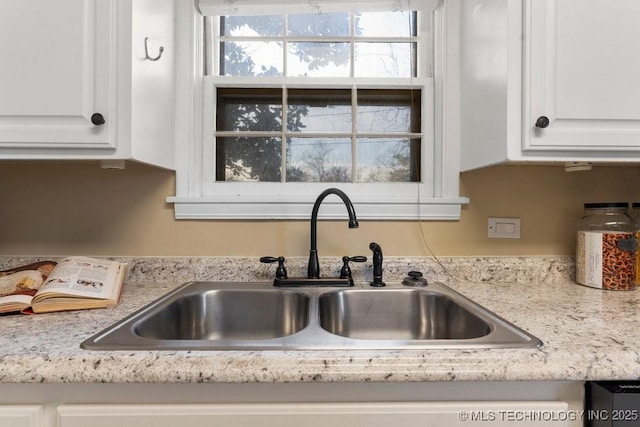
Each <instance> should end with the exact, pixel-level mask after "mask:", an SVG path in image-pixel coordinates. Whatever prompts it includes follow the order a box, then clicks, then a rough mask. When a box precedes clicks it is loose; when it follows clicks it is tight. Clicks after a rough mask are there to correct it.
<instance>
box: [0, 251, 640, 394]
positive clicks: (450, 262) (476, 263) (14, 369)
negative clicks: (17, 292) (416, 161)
mask: <svg viewBox="0 0 640 427" xmlns="http://www.w3.org/2000/svg"><path fill="white" fill-rule="evenodd" d="M33 259H35V258H29V259H26V258H19V259H18V258H15V257H14V258H11V259H9V258H7V259H2V260H1V261H0V269H2V268H3V266H4V265H12V264H13V265H15V264H16V263H18V262H23V261H32V260H33ZM129 261H130V262H131V271H130V274H129V278H128V279H127V281H126V282H125V286H124V290H123V295H122V299H121V302H120V304H119V305H118V306H117V307H113V308H108V309H97V310H85V311H75V312H62V313H49V314H41V315H32V316H27V315H19V314H18V315H16V314H14V315H4V316H0V342H1V343H2V346H0V382H2V383H12V382H18V383H32V382H36V383H38V382H65V383H77V382H81V383H98V382H113V383H195V382H231V383H244V382H250V383H256V382H261V383H274V382H365V381H376V382H385V381H393V382H407V381H453V380H456V381H463V380H464V381H476V380H602V379H637V378H640V293H638V292H613V291H609V292H603V291H600V290H597V289H591V288H587V287H583V286H579V285H576V284H574V283H573V282H572V280H571V279H570V276H569V275H570V274H571V260H569V259H560V260H557V259H549V258H526V259H524V258H523V259H515V258H508V259H507V258H491V259H489V258H486V259H479V258H475V259H463V260H456V259H445V260H440V262H441V263H442V264H439V265H438V266H435V267H434V266H432V265H427V264H429V262H426V261H425V262H424V263H423V261H424V260H416V259H394V260H389V264H388V271H389V278H390V279H394V277H391V272H393V271H395V270H394V269H397V270H398V271H405V267H406V265H410V266H412V267H413V266H416V265H417V267H418V268H417V269H422V270H423V271H425V272H427V274H426V275H427V277H428V278H429V279H430V280H433V279H434V278H435V279H437V280H442V279H443V277H438V275H439V274H444V273H443V272H442V271H438V269H439V268H444V266H445V265H446V266H447V267H448V273H447V275H445V276H447V277H444V278H445V279H446V278H449V279H451V274H454V276H455V277H457V278H461V276H464V277H463V278H464V279H469V278H474V277H476V276H474V275H475V274H476V273H473V274H471V273H469V274H467V273H468V271H467V270H466V269H465V268H462V267H459V266H460V265H462V264H464V265H468V266H470V267H469V268H470V269H472V270H473V269H475V270H474V271H476V270H477V271H481V277H480V278H479V281H476V282H467V281H462V280H461V281H457V282H454V281H446V280H442V281H444V282H445V283H446V284H447V285H448V286H450V287H452V288H453V289H455V290H457V291H458V292H460V293H462V294H464V295H466V296H467V297H469V298H471V299H472V300H474V301H475V302H477V303H479V304H481V305H483V306H484V307H486V308H488V309H489V310H491V311H493V312H495V313H496V314H498V315H500V316H502V317H504V318H505V319H507V320H509V321H510V322H512V323H514V324H516V325H518V326H520V327H522V328H523V329H525V330H527V331H528V332H530V333H532V334H533V335H535V336H537V337H538V338H540V339H541V340H542V341H543V342H544V345H543V347H542V348H539V349H506V350H505V349H480V350H475V349H473V350H428V351H427V350H399V351H389V350H384V351H381V350H352V351H347V350H340V351H333V350H330V351H326V350H314V351H197V352H196V351H135V352H133V351H88V350H82V349H80V347H79V345H80V343H81V342H82V341H84V340H85V339H86V338H88V337H90V336H91V335H93V334H95V333H97V332H99V331H100V330H102V329H104V328H106V327H108V326H109V325H111V324H112V323H114V322H116V321H117V320H120V319H121V318H123V317H125V316H126V315H128V314H130V313H132V312H133V311H135V310H137V309H138V308H141V307H142V306H144V305H145V304H147V303H149V302H151V301H152V300H154V299H156V298H158V297H160V296H161V295H163V294H165V293H167V292H168V291H169V290H171V289H173V288H175V287H176V286H178V285H179V284H181V283H182V282H184V281H187V280H191V279H193V280H229V276H228V275H226V273H223V272H226V271H231V272H233V277H236V276H235V273H234V271H238V269H237V264H238V263H239V262H240V260H233V259H222V260H215V261H212V260H211V259H206V260H202V259H200V260H195V261H194V260H191V259H190V260H186V259H178V260H175V259H173V260H172V261H168V260H166V259H135V260H134V259H130V260H129ZM294 264H295V263H294ZM158 265H162V268H163V269H165V271H164V273H162V272H158V271H157V268H158ZM184 265H189V266H191V269H186V268H183V267H184ZM203 265H206V266H207V267H206V268H204V267H203ZM153 266H155V267H153ZM194 266H197V268H194ZM211 269H213V270H215V273H214V272H212V271H211ZM489 270H491V271H489ZM187 271H190V272H187ZM266 272H267V273H269V271H268V270H266ZM385 272H387V270H385ZM452 272H453V273H452ZM464 272H467V273H465V274H462V273H464ZM366 273H368V272H367V271H364V272H363V274H366ZM243 274H244V273H243ZM260 274H263V273H260ZM260 274H254V276H253V277H252V278H254V279H255V278H260V277H261V276H260ZM182 275H184V276H185V277H183V276H182ZM187 277H188V278H187ZM160 278H162V279H164V281H159V279H160ZM145 279H146V281H145ZM244 279H246V278H243V280H244Z"/></svg>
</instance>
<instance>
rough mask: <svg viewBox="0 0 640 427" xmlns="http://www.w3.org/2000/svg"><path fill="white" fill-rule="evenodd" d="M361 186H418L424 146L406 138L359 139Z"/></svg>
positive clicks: (358, 178)
mask: <svg viewBox="0 0 640 427" xmlns="http://www.w3.org/2000/svg"><path fill="white" fill-rule="evenodd" d="M357 141H358V142H357V143H358V171H357V181H358V182H418V181H419V180H420V142H419V140H417V139H415V140H409V139H406V138H358V140H357Z"/></svg>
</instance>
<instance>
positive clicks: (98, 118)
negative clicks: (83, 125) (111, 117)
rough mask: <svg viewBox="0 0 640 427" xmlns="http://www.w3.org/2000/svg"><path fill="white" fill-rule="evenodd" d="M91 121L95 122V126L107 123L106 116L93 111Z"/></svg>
mask: <svg viewBox="0 0 640 427" xmlns="http://www.w3.org/2000/svg"><path fill="white" fill-rule="evenodd" d="M91 123H93V124H94V125H95V126H100V125H103V124H104V123H105V121H104V116H103V115H102V114H100V113H93V114H92V115H91Z"/></svg>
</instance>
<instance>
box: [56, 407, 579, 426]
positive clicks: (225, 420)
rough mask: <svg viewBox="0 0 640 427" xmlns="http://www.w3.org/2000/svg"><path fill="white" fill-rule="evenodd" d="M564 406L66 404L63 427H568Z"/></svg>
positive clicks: (60, 414)
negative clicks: (511, 426) (513, 426)
mask: <svg viewBox="0 0 640 427" xmlns="http://www.w3.org/2000/svg"><path fill="white" fill-rule="evenodd" d="M567 413H568V411H567V404H566V403H564V402H424V403H418V402H412V403H399V402H393V403H387V402H382V403H381V402H376V403H317V404H313V403H309V404H300V403H299V404H250V405H242V404H233V405H162V406H159V405H62V406H60V407H59V408H58V417H59V424H58V426H59V427H86V426H88V425H90V426H92V427H111V426H114V425H117V426H118V427H174V426H177V425H179V426H181V427H200V426H208V425H211V426H224V427H298V426H305V427H327V426H332V427H397V426H402V427H424V426H442V427H465V426H466V427H475V426H478V427H479V426H490V427H506V426H510V425H514V423H517V425H519V426H522V427H534V426H535V427H551V426H556V427H560V426H563V427H565V426H568V417H565V416H563V414H567Z"/></svg>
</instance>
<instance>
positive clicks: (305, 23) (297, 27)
mask: <svg viewBox="0 0 640 427" xmlns="http://www.w3.org/2000/svg"><path fill="white" fill-rule="evenodd" d="M287 34H288V35H290V36H316V37H318V36H324V37H327V36H333V37H335V36H348V35H349V14H348V13H311V14H299V15H288V16H287Z"/></svg>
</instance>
